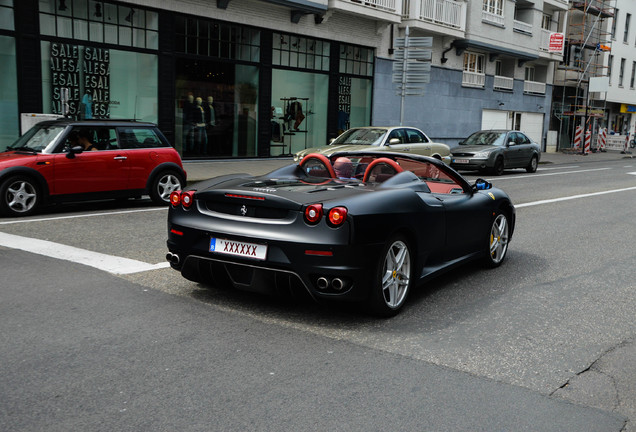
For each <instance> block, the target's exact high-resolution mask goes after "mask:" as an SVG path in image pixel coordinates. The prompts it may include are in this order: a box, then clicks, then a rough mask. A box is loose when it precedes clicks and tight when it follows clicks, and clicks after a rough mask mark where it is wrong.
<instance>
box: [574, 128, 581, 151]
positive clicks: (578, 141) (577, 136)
mask: <svg viewBox="0 0 636 432" xmlns="http://www.w3.org/2000/svg"><path fill="white" fill-rule="evenodd" d="M582 138H583V127H582V126H577V127H576V132H575V133H574V148H575V149H577V150H578V149H580V148H581V139H582Z"/></svg>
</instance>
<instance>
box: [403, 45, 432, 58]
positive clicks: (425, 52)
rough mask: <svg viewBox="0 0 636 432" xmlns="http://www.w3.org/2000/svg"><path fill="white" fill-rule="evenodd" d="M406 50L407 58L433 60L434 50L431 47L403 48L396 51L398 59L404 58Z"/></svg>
mask: <svg viewBox="0 0 636 432" xmlns="http://www.w3.org/2000/svg"><path fill="white" fill-rule="evenodd" d="M405 52H406V59H407V60H431V58H432V56H433V51H432V50H430V49H411V47H409V49H408V50H407V49H401V50H397V51H395V59H396V60H404V53H405Z"/></svg>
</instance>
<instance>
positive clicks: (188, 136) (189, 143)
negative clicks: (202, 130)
mask: <svg viewBox="0 0 636 432" xmlns="http://www.w3.org/2000/svg"><path fill="white" fill-rule="evenodd" d="M193 115H194V95H193V94H192V93H191V92H190V93H188V95H187V96H186V99H185V101H184V102H183V149H184V151H187V152H192V151H193V150H194V123H195V121H194V118H193Z"/></svg>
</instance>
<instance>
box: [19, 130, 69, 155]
mask: <svg viewBox="0 0 636 432" xmlns="http://www.w3.org/2000/svg"><path fill="white" fill-rule="evenodd" d="M65 128H66V127H65V126H60V125H35V126H33V127H32V128H31V129H29V130H28V131H27V132H26V133H25V134H24V135H22V136H21V137H20V138H18V139H17V141H16V142H14V143H13V144H11V145H10V146H9V147H7V150H25V151H33V152H41V151H42V150H44V149H45V148H46V147H47V146H48V145H49V144H51V143H52V142H53V141H55V139H56V138H57V137H58V136H59V135H60V134H61V133H62V132H63V131H64V129H65Z"/></svg>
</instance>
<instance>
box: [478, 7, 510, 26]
mask: <svg viewBox="0 0 636 432" xmlns="http://www.w3.org/2000/svg"><path fill="white" fill-rule="evenodd" d="M481 19H482V20H484V21H486V22H489V23H492V24H497V25H500V26H502V27H503V26H504V25H505V23H506V18H505V17H504V16H503V15H497V14H494V13H491V12H487V11H485V10H482V11H481Z"/></svg>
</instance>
